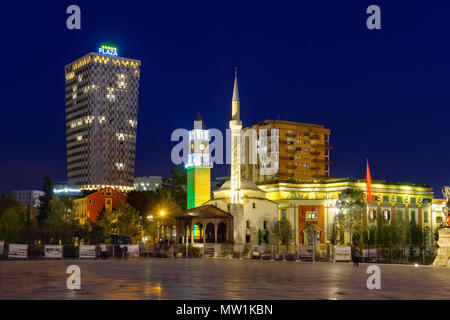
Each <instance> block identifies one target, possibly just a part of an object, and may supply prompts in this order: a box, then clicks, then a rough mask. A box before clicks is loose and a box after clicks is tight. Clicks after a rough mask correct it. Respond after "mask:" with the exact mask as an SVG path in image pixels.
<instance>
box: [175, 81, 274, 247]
mask: <svg viewBox="0 0 450 320" xmlns="http://www.w3.org/2000/svg"><path fill="white" fill-rule="evenodd" d="M231 106H232V108H231V111H232V113H231V121H230V129H231V172H230V177H231V178H230V180H228V181H226V182H225V183H224V184H223V185H222V187H221V188H220V189H219V190H217V191H215V192H214V194H213V197H212V198H211V168H212V163H211V162H210V153H209V132H208V130H207V129H206V125H205V123H204V122H203V119H202V117H201V115H200V114H199V115H198V116H197V118H196V119H195V121H194V129H193V130H192V131H190V134H189V143H190V152H189V155H188V163H187V164H186V170H187V206H188V207H187V210H186V212H185V214H183V215H182V216H181V217H179V218H177V234H178V235H179V240H180V241H182V242H187V243H194V242H200V243H202V242H203V243H220V242H234V243H249V242H251V241H252V240H254V239H255V238H256V237H257V236H258V235H257V233H258V232H261V234H262V235H263V236H264V237H265V238H266V239H267V237H268V236H269V233H270V232H269V230H270V229H271V226H272V224H273V223H274V221H276V220H277V217H278V204H277V203H276V202H274V201H272V200H269V199H267V198H266V192H265V191H263V190H261V189H260V188H258V186H257V185H256V184H255V183H254V182H253V181H251V180H248V179H245V178H243V177H242V175H241V159H240V156H241V153H240V150H241V145H240V144H241V132H242V131H241V129H242V121H241V120H240V101H239V90H238V80H237V72H235V78H234V88H233V98H232V103H231Z"/></svg>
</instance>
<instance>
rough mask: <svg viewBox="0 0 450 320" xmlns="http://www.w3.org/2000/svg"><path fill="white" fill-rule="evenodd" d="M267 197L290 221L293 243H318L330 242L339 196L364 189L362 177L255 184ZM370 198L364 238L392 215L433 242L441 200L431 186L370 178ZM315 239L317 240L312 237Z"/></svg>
mask: <svg viewBox="0 0 450 320" xmlns="http://www.w3.org/2000/svg"><path fill="white" fill-rule="evenodd" d="M259 188H260V189H262V190H264V191H266V195H267V198H268V199H271V200H273V201H275V202H277V203H278V206H279V208H278V210H279V213H278V216H279V218H281V217H286V218H288V219H289V220H290V222H291V224H292V226H293V228H294V230H295V236H294V243H297V244H306V245H307V244H312V243H316V244H317V245H318V246H320V245H326V244H327V243H329V242H330V235H331V234H332V233H331V232H334V230H330V228H332V226H333V223H334V221H335V216H336V214H338V212H339V209H338V207H337V201H338V199H339V195H340V194H341V193H342V192H343V191H344V190H345V189H347V188H355V189H359V190H362V191H364V192H366V183H365V180H357V179H330V180H325V181H323V182H305V183H276V184H266V185H259ZM372 194H373V196H374V199H373V201H370V202H369V204H368V207H367V210H366V212H365V213H364V215H363V220H364V221H363V222H364V223H365V224H366V226H367V229H368V233H369V234H368V237H369V239H370V238H372V239H373V238H374V237H376V230H377V227H378V226H377V224H378V223H379V221H380V219H382V223H391V222H392V221H393V220H394V219H396V217H402V218H404V219H405V220H406V221H409V222H411V221H413V220H414V221H415V222H416V223H417V225H418V226H419V227H420V228H421V229H422V230H423V232H424V236H425V239H424V243H425V244H431V243H433V242H434V238H433V234H434V231H435V230H436V228H438V227H439V226H440V225H441V223H442V222H443V221H444V219H445V218H444V214H443V210H442V206H443V202H445V201H444V200H439V199H433V189H432V188H430V187H428V186H426V185H421V184H414V183H395V182H386V181H373V183H372ZM308 222H310V223H311V224H313V225H314V226H315V227H316V228H317V231H318V232H319V233H318V234H319V237H318V238H319V241H318V242H316V241H314V240H313V239H309V238H308V236H307V235H306V233H305V225H306V223H308ZM336 236H337V242H338V243H341V244H347V243H350V237H349V235H348V234H336ZM316 240H317V239H316Z"/></svg>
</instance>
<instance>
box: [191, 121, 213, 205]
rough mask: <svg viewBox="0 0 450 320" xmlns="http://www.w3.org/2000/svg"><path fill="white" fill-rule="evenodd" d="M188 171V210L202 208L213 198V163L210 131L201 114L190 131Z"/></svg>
mask: <svg viewBox="0 0 450 320" xmlns="http://www.w3.org/2000/svg"><path fill="white" fill-rule="evenodd" d="M185 167H186V170H187V209H191V208H195V207H198V206H201V205H202V204H203V203H205V202H206V201H208V200H209V199H210V198H211V167H212V164H211V161H210V154H209V130H207V129H206V126H205V123H204V122H203V119H202V116H201V115H200V113H199V114H198V115H197V118H196V119H195V121H194V129H193V130H191V131H189V154H188V162H187V164H186V165H185Z"/></svg>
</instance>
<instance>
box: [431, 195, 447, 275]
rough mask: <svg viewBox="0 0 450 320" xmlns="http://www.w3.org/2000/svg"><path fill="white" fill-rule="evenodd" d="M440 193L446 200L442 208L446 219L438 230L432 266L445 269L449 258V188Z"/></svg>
mask: <svg viewBox="0 0 450 320" xmlns="http://www.w3.org/2000/svg"><path fill="white" fill-rule="evenodd" d="M442 193H443V195H444V198H445V200H446V204H445V206H444V208H443V210H444V215H445V217H446V219H445V228H442V229H439V240H438V245H439V248H438V252H437V256H436V258H435V259H434V262H433V266H442V267H446V266H448V265H449V258H450V187H443V188H442Z"/></svg>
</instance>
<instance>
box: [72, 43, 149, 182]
mask: <svg viewBox="0 0 450 320" xmlns="http://www.w3.org/2000/svg"><path fill="white" fill-rule="evenodd" d="M99 52H100V53H89V54H87V55H85V56H84V57H82V58H80V59H78V60H76V61H74V62H72V63H70V64H68V65H67V66H66V67H65V78H66V136H67V171H68V179H69V183H70V184H72V185H75V186H78V187H80V188H81V189H84V190H95V189H98V188H102V187H113V188H117V189H120V190H121V191H130V190H132V189H133V179H134V165H135V151H136V129H137V109H138V93H139V77H140V65H141V62H140V61H139V60H134V59H128V58H122V57H118V55H117V48H114V47H111V46H102V47H101V48H100V49H99Z"/></svg>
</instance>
